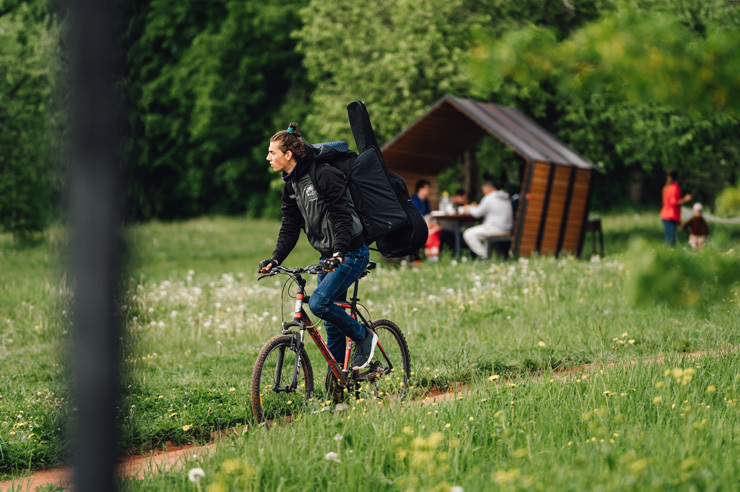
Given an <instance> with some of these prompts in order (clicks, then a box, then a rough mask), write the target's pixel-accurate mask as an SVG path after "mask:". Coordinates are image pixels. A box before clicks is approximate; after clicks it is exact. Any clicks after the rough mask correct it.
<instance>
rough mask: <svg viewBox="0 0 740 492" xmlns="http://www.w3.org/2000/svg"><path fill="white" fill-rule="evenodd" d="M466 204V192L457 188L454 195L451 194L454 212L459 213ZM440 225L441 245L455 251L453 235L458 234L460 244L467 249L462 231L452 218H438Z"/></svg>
mask: <svg viewBox="0 0 740 492" xmlns="http://www.w3.org/2000/svg"><path fill="white" fill-rule="evenodd" d="M467 204H468V194H467V193H466V192H465V190H463V189H462V188H459V189H458V190H457V191H456V192H455V194H454V195H452V205H453V207H454V208H455V213H459V212H460V211H461V210H462V209H461V207H464V206H465V205H467ZM437 220H438V222H439V225H440V227H441V228H442V230H441V231H440V233H439V238H440V242H441V245H442V247H444V248H448V249H449V250H450V251H455V235H456V234H458V235H459V241H460V245H461V246H462V247H463V248H464V249H467V246H465V241H464V240H463V237H462V232H461V231H459V230H458V229H457V227H456V223H455V221H454V220H452V219H445V218H438V219H437Z"/></svg>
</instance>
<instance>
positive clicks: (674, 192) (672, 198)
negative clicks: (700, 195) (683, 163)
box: [660, 169, 691, 246]
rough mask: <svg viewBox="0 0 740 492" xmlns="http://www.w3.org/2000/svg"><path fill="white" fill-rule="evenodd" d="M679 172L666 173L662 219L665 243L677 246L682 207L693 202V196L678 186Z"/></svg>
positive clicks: (673, 170)
mask: <svg viewBox="0 0 740 492" xmlns="http://www.w3.org/2000/svg"><path fill="white" fill-rule="evenodd" d="M677 181H678V172H677V171H676V170H675V169H669V170H668V171H666V180H665V186H664V187H663V208H662V209H661V210H660V218H661V219H662V220H663V231H664V232H665V243H666V244H667V245H669V246H675V245H676V230H677V229H678V226H679V224H681V205H683V204H684V203H686V202H688V201H689V200H691V195H684V194H683V193H682V192H681V188H679V186H678V183H677Z"/></svg>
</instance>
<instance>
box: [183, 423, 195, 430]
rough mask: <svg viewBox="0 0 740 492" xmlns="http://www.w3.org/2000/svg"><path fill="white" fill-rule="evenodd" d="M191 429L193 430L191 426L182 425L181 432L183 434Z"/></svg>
mask: <svg viewBox="0 0 740 492" xmlns="http://www.w3.org/2000/svg"><path fill="white" fill-rule="evenodd" d="M192 428H193V425H192V424H187V425H183V426H182V430H183V431H185V432H187V431H189V430H190V429H192Z"/></svg>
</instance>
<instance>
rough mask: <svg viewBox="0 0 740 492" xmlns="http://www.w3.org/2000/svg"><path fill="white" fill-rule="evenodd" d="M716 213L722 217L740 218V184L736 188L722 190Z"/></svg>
mask: <svg viewBox="0 0 740 492" xmlns="http://www.w3.org/2000/svg"><path fill="white" fill-rule="evenodd" d="M715 212H716V214H717V215H718V216H720V217H738V216H740V182H739V183H738V184H737V186H735V187H727V188H725V189H724V190H722V193H720V195H719V197H718V198H717V206H716V208H715Z"/></svg>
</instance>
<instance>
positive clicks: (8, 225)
mask: <svg viewBox="0 0 740 492" xmlns="http://www.w3.org/2000/svg"><path fill="white" fill-rule="evenodd" d="M4 7H5V9H6V10H4V11H2V12H0V228H2V229H3V230H5V231H9V232H11V233H13V234H14V235H15V236H16V238H19V239H23V238H24V237H27V236H28V235H30V234H33V233H36V232H39V231H42V230H43V229H44V228H45V227H46V226H47V224H48V222H49V220H50V218H51V216H52V205H53V203H54V201H55V197H56V195H57V194H58V193H59V190H60V188H61V176H62V165H61V163H60V162H59V161H60V160H61V154H60V153H59V152H58V151H59V150H60V148H61V145H60V142H61V139H62V138H63V137H64V136H65V132H64V131H61V132H59V131H57V130H58V125H59V124H60V122H61V121H63V116H62V114H61V111H60V106H58V105H57V103H58V101H57V100H56V99H55V96H56V95H57V89H58V88H59V86H60V84H62V81H61V80H60V77H61V65H60V61H59V60H60V56H61V50H60V48H59V36H60V33H61V32H62V26H61V24H60V23H59V22H58V21H57V20H56V19H55V18H54V17H51V16H50V15H49V14H48V13H46V11H45V6H44V3H43V2H31V3H18V4H17V5H14V4H10V5H7V6H4Z"/></svg>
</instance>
